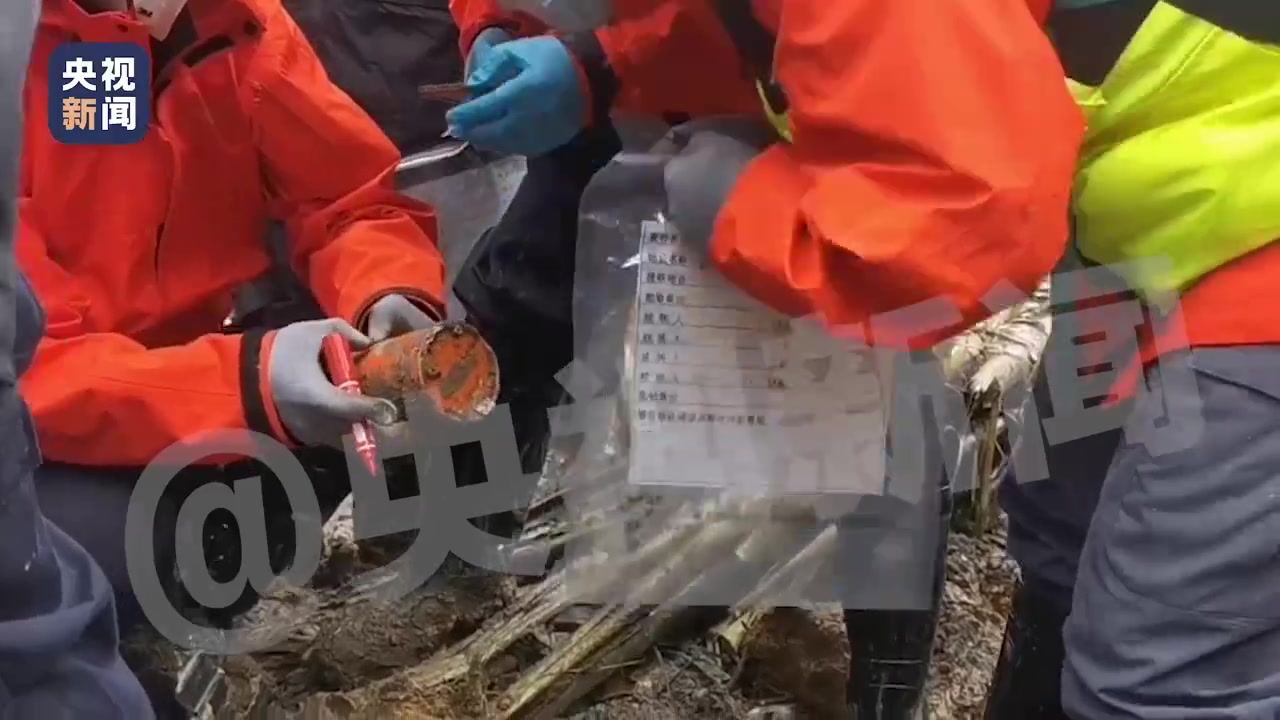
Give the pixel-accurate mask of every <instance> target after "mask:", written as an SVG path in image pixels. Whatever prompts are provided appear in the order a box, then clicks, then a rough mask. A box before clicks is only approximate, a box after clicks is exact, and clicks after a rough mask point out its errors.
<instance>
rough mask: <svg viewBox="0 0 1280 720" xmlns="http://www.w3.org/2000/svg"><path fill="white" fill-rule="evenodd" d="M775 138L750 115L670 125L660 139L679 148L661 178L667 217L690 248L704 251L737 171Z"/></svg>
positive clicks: (742, 168)
mask: <svg viewBox="0 0 1280 720" xmlns="http://www.w3.org/2000/svg"><path fill="white" fill-rule="evenodd" d="M775 139H776V136H775V135H774V134H773V133H772V132H771V131H770V130H769V129H768V128H767V127H766V126H764V125H763V124H761V123H759V122H757V121H755V120H754V119H742V118H713V119H710V120H699V121H694V122H692V123H688V124H686V125H682V126H680V127H677V128H674V129H673V130H672V131H671V134H670V137H669V138H666V139H664V140H663V142H662V143H660V145H666V146H670V145H671V144H673V143H674V145H675V146H676V147H680V148H681V149H680V150H679V151H678V153H677V154H676V156H675V157H674V158H672V159H671V160H670V161H668V162H667V166H666V169H665V171H664V173H663V182H664V185H665V187H666V191H667V217H668V219H669V220H670V221H671V222H672V223H673V224H674V225H675V226H676V230H678V231H679V232H680V238H681V239H682V240H683V241H684V242H685V243H686V244H687V245H688V246H689V247H690V248H694V249H698V250H701V251H703V252H704V253H705V252H706V250H707V247H708V246H709V244H710V243H711V232H712V230H713V229H714V228H715V223H716V217H717V216H718V215H719V214H720V209H721V207H723V206H724V203H725V200H727V199H728V197H729V193H730V192H731V191H732V190H733V186H734V185H736V184H737V182H738V176H739V175H741V174H742V172H743V171H744V170H746V168H747V165H748V164H750V162H751V161H752V160H754V159H755V158H756V156H757V155H759V154H760V153H761V152H762V151H763V150H764V149H765V148H767V147H768V146H769V145H771V144H772V143H773V142H774V140H775Z"/></svg>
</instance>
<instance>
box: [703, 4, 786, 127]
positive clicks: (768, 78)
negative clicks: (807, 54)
mask: <svg viewBox="0 0 1280 720" xmlns="http://www.w3.org/2000/svg"><path fill="white" fill-rule="evenodd" d="M715 5H716V14H717V15H719V17H720V22H721V24H723V25H724V29H725V31H726V32H727V33H729V37H730V39H732V40H733V44H734V47H736V48H737V49H738V57H739V58H741V60H742V65H743V67H745V68H746V70H747V72H749V73H750V74H751V77H750V78H749V79H750V80H753V81H755V82H758V83H760V87H761V88H762V90H763V91H764V96H765V99H766V100H767V101H768V103H769V106H770V108H771V109H772V110H773V111H774V112H775V113H779V114H781V113H785V112H786V111H787V108H788V103H787V96H786V93H784V92H783V91H782V87H781V86H780V85H778V83H777V82H775V81H774V79H773V51H774V48H775V47H776V45H777V42H778V40H777V38H776V37H774V35H773V33H771V32H769V30H768V29H766V28H765V26H764V25H761V24H760V21H759V20H757V19H756V16H755V15H754V14H753V13H752V12H751V0H715Z"/></svg>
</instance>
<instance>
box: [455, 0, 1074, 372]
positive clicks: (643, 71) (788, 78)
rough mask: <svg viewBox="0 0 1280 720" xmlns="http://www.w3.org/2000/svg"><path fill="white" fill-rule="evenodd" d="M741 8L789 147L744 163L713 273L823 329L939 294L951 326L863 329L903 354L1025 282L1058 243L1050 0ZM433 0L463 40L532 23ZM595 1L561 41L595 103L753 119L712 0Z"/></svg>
mask: <svg viewBox="0 0 1280 720" xmlns="http://www.w3.org/2000/svg"><path fill="white" fill-rule="evenodd" d="M742 1H743V2H752V7H753V10H754V14H755V16H756V18H757V19H758V20H759V21H760V23H761V24H762V25H764V27H765V28H766V29H768V30H769V31H771V32H773V33H774V34H775V36H776V39H777V44H776V51H775V55H774V72H775V78H776V80H777V81H778V83H779V85H781V87H782V89H783V90H784V92H785V93H786V95H787V98H788V100H789V106H790V123H791V130H792V135H793V142H792V143H791V144H784V143H780V144H778V145H776V146H774V147H772V148H771V149H769V150H767V151H766V152H765V153H763V154H762V155H761V156H759V157H758V158H756V159H755V161H754V162H752V164H751V165H750V166H749V167H748V168H747V169H746V171H745V172H744V174H743V175H742V176H741V178H740V179H739V181H738V183H737V186H736V188H735V190H734V191H733V192H732V193H731V195H730V197H729V199H728V201H727V204H726V206H725V207H724V208H723V210H722V211H721V213H720V216H719V218H718V220H717V224H716V229H715V234H714V237H713V238H712V245H711V255H712V258H713V260H714V261H715V262H716V264H717V265H718V267H719V269H720V270H721V272H723V274H724V275H725V276H727V277H728V278H729V279H730V280H732V281H734V282H735V283H736V284H737V285H739V286H740V287H742V288H743V289H744V290H746V291H747V292H749V293H751V294H752V295H754V296H756V297H757V298H758V299H760V300H761V301H763V302H765V303H767V304H769V305H771V306H773V307H774V308H776V309H778V310H780V311H782V312H785V313H787V314H789V315H792V316H806V315H821V316H822V317H823V318H824V320H825V321H826V322H827V323H828V324H829V325H832V326H845V325H861V324H863V323H866V322H867V321H868V318H869V317H871V316H873V315H878V314H881V313H886V312H889V311H893V310H896V309H898V308H903V307H906V306H909V305H915V304H917V303H922V302H925V301H929V300H935V301H936V300H942V301H946V303H947V304H946V305H945V306H943V307H949V308H953V310H952V311H951V312H952V315H951V317H950V318H946V317H944V316H943V315H940V314H939V313H937V312H925V313H923V314H922V315H921V316H919V317H918V318H917V319H916V320H914V321H906V320H900V321H899V322H895V323H890V324H889V326H888V327H886V328H884V329H883V330H882V329H880V328H879V326H877V332H876V334H875V337H874V338H873V339H872V340H873V341H874V342H876V343H877V344H880V345H901V344H906V343H908V342H909V343H910V344H911V345H912V346H915V347H919V346H923V345H928V344H931V343H933V342H936V341H937V340H939V339H941V338H943V337H946V336H948V335H950V334H953V333H954V332H956V331H958V330H960V329H962V328H963V327H966V326H968V325H970V324H972V323H973V322H976V321H977V320H979V319H981V318H982V317H984V316H986V315H988V314H990V312H992V311H994V310H998V309H1000V308H1001V307H1003V306H1004V305H1007V304H1008V303H1009V302H1010V301H1011V300H1012V299H1016V298H1013V297H1011V293H1005V294H1004V296H1003V299H1000V300H997V301H994V302H992V307H986V306H984V305H983V303H982V301H981V299H982V298H983V297H984V296H986V295H987V293H988V292H989V291H991V290H992V289H993V288H998V287H999V286H1000V283H1001V281H1005V282H1007V283H1009V286H1005V287H1006V288H1008V287H1010V286H1011V287H1012V288H1017V289H1018V290H1020V291H1022V292H1024V293H1029V292H1030V291H1031V290H1032V289H1033V287H1034V286H1035V285H1036V284H1038V283H1039V281H1040V280H1041V278H1042V277H1043V276H1044V275H1045V273H1047V272H1048V271H1049V270H1050V269H1051V268H1052V267H1053V265H1054V264H1055V262H1056V261H1057V259H1058V258H1059V257H1060V255H1061V253H1062V251H1063V248H1064V246H1065V242H1066V238H1067V232H1068V220H1067V218H1068V203H1069V196H1070V189H1071V182H1072V174H1073V171H1074V165H1075V160H1076V152H1077V150H1078V147H1079V142H1080V139H1081V136H1082V133H1083V117H1082V116H1081V114H1080V112H1079V111H1078V109H1077V108H1076V106H1075V104H1074V102H1073V101H1072V98H1071V97H1070V95H1069V93H1068V91H1067V89H1066V87H1065V84H1064V75H1063V70H1062V67H1061V65H1060V64H1059V62H1058V59H1057V57H1056V55H1055V53H1054V50H1053V48H1052V46H1051V44H1050V43H1049V41H1048V38H1047V36H1046V34H1045V32H1044V30H1043V27H1042V23H1043V22H1044V20H1045V19H1046V16H1047V14H1048V10H1049V4H1050V3H1049V0H990V1H989V2H979V3H965V2H938V1H937V0H894V1H893V2H884V1H883V0H840V1H839V2H833V1H832V0H754V1H752V0H742ZM451 8H452V10H453V12H454V16H455V19H456V20H457V21H458V23H459V25H460V27H461V28H462V32H461V37H462V40H463V43H464V50H466V49H467V47H468V46H467V43H469V42H471V40H472V39H474V37H475V35H476V34H477V33H478V32H479V31H480V30H482V29H483V28H484V27H486V26H490V25H500V26H505V27H507V28H508V29H510V30H513V31H515V32H517V33H522V34H528V33H533V32H538V31H539V29H540V28H539V26H538V24H537V23H536V22H533V21H532V20H531V19H530V18H528V17H525V16H513V17H507V16H504V15H503V14H502V13H501V11H500V10H499V9H498V7H497V6H496V4H495V3H494V0H452V2H451ZM613 10H614V12H613V18H614V20H613V22H611V23H610V25H609V26H607V27H605V28H602V29H599V30H597V31H596V32H594V33H592V34H590V35H588V36H566V37H565V38H564V39H565V41H566V42H567V43H568V44H569V46H570V47H571V48H573V49H574V50H575V51H576V55H577V57H578V59H579V61H580V62H581V63H582V65H583V70H584V73H585V75H586V76H587V77H588V78H589V79H590V86H591V87H590V90H591V93H592V95H593V103H594V104H595V106H596V110H597V112H599V111H600V110H602V109H606V108H608V107H613V108H617V109H620V110H631V111H638V112H643V113H652V114H656V113H686V114H691V115H694V116H699V115H713V114H724V113H732V114H742V113H757V114H760V115H761V117H763V113H762V108H761V101H760V98H759V97H758V95H757V92H756V89H755V87H754V84H753V82H752V81H751V80H749V79H747V78H748V73H747V72H746V71H745V69H744V68H743V66H742V63H741V62H740V59H739V56H738V52H737V50H736V48H735V46H734V44H733V42H732V40H731V38H730V37H729V35H728V34H727V32H726V31H725V29H724V27H723V25H722V23H721V21H720V19H719V17H718V16H717V14H716V10H715V2H714V1H713V0H615V2H614V3H613ZM597 117H599V115H597ZM954 309H958V310H959V315H958V316H957V315H955V314H954ZM940 325H942V326H945V327H939V326H940ZM860 330H861V328H860V329H859V331H860Z"/></svg>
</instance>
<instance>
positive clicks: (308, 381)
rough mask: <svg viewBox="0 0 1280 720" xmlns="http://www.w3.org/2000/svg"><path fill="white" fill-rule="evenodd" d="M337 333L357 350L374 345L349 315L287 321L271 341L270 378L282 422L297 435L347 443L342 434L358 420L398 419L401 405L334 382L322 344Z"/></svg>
mask: <svg viewBox="0 0 1280 720" xmlns="http://www.w3.org/2000/svg"><path fill="white" fill-rule="evenodd" d="M333 333H339V334H341V335H342V336H344V337H346V338H347V340H349V341H350V342H351V347H352V349H353V350H360V349H363V348H365V347H368V346H369V342H370V341H369V338H368V337H366V336H364V335H363V334H361V333H360V332H358V331H357V330H356V329H355V328H353V327H351V325H349V324H347V322H346V321H345V320H338V319H329V320H310V321H307V322H298V323H293V324H292V325H286V326H285V327H283V328H281V329H280V330H277V331H276V333H275V339H274V340H273V341H272V343H271V354H270V358H269V360H268V363H269V368H270V370H269V371H268V373H267V382H268V383H269V384H270V386H271V397H272V399H273V400H274V401H275V406H276V413H277V414H278V415H279V416H280V422H281V424H283V425H284V427H285V429H286V430H287V431H288V432H289V434H290V435H291V436H292V437H293V439H294V440H296V441H298V442H299V443H301V444H302V445H307V446H315V445H328V446H330V447H334V448H338V449H342V438H343V436H344V435H349V434H351V426H352V425H354V424H355V423H358V422H364V421H365V420H372V421H373V422H375V423H378V424H380V425H385V424H388V423H391V422H394V421H395V418H396V407H395V405H394V404H393V403H391V402H389V401H387V400H383V399H381V398H373V397H365V396H361V395H348V394H347V393H345V392H343V391H342V390H340V389H338V387H337V386H336V385H334V384H333V381H332V380H330V379H329V376H328V375H327V374H326V373H325V367H324V358H323V352H324V351H323V348H322V345H321V344H322V343H323V342H324V339H325V338H326V337H328V336H329V335H332V334H333Z"/></svg>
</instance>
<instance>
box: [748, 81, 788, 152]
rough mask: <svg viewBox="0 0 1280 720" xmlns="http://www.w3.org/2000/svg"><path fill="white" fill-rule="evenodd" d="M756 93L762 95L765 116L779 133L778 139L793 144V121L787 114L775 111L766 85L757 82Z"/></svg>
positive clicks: (761, 100) (761, 101) (761, 102)
mask: <svg viewBox="0 0 1280 720" xmlns="http://www.w3.org/2000/svg"><path fill="white" fill-rule="evenodd" d="M756 92H757V93H758V94H759V95H760V104H761V105H763V106H764V115H765V117H767V118H769V124H770V125H772V126H773V129H774V130H775V131H776V132H777V133H778V137H780V138H782V139H783V140H785V141H787V142H791V120H790V119H789V118H788V117H787V114H786V113H785V112H777V111H775V110H774V109H773V105H772V104H771V103H770V102H769V96H768V95H766V94H765V91H764V83H762V82H760V81H759V80H757V81H756Z"/></svg>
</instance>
